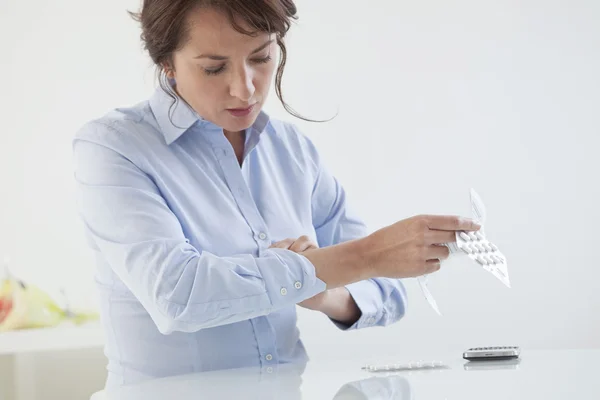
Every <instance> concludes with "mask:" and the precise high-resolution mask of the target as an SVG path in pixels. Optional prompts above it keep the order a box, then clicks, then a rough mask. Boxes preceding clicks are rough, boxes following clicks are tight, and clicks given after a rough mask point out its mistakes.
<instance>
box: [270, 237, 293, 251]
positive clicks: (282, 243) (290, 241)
mask: <svg viewBox="0 0 600 400" xmlns="http://www.w3.org/2000/svg"><path fill="white" fill-rule="evenodd" d="M293 243H294V239H290V238H288V239H283V240H280V241H279V242H275V243H273V244H272V245H271V246H269V248H273V247H274V248H279V249H288V248H289V247H290V246H291V245H292V244H293Z"/></svg>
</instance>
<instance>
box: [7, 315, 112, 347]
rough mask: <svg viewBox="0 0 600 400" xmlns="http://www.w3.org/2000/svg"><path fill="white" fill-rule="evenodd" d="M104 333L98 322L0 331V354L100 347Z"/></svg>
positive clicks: (102, 343)
mask: <svg viewBox="0 0 600 400" xmlns="http://www.w3.org/2000/svg"><path fill="white" fill-rule="evenodd" d="M103 345H104V334H103V332H102V327H101V325H100V324H99V323H98V322H92V323H87V324H84V325H81V326H76V325H73V324H70V323H65V324H61V325H59V326H57V327H54V328H44V329H27V330H19V331H11V332H2V333H0V355H6V354H19V353H29V352H41V351H56V350H72V349H82V348H91V347H102V346H103Z"/></svg>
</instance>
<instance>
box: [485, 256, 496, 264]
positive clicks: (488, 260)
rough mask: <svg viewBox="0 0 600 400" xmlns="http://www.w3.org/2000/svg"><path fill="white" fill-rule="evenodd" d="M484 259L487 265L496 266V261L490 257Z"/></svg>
mask: <svg viewBox="0 0 600 400" xmlns="http://www.w3.org/2000/svg"><path fill="white" fill-rule="evenodd" d="M485 259H486V260H487V262H488V264H496V260H495V259H494V258H492V256H486V258H485Z"/></svg>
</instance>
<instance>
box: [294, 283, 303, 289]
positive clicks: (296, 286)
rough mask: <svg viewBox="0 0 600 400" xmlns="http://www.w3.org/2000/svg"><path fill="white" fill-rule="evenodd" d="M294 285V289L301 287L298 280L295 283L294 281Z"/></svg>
mask: <svg viewBox="0 0 600 400" xmlns="http://www.w3.org/2000/svg"><path fill="white" fill-rule="evenodd" d="M294 287H295V288H296V289H300V288H301V287H302V284H301V283H300V282H296V283H294Z"/></svg>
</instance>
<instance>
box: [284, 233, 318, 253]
mask: <svg viewBox="0 0 600 400" xmlns="http://www.w3.org/2000/svg"><path fill="white" fill-rule="evenodd" d="M316 248H318V246H317V244H316V243H315V242H313V241H312V240H311V239H310V238H309V237H308V236H300V237H299V238H298V239H296V241H295V242H294V243H293V244H292V245H291V246H290V250H291V251H294V252H296V253H300V252H302V251H306V250H308V249H316Z"/></svg>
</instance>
